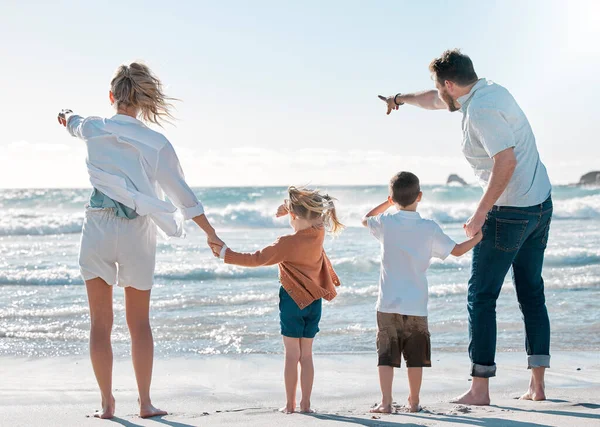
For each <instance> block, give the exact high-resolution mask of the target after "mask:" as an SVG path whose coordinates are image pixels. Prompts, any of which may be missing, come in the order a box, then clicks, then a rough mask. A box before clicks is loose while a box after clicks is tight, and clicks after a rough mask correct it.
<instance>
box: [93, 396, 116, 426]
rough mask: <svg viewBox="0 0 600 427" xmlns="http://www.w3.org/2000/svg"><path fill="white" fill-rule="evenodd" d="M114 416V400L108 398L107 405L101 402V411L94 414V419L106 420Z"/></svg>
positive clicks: (112, 397)
mask: <svg viewBox="0 0 600 427" xmlns="http://www.w3.org/2000/svg"><path fill="white" fill-rule="evenodd" d="M114 416H115V398H114V396H110V400H109V402H108V403H106V402H104V401H103V402H102V410H101V411H96V412H94V418H102V419H103V420H108V419H110V418H112V417H114Z"/></svg>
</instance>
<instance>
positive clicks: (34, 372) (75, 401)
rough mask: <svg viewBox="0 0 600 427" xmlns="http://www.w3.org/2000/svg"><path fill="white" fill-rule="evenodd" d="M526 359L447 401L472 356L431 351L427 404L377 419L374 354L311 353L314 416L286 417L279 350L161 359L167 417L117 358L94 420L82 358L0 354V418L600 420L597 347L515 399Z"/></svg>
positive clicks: (80, 421) (32, 422) (160, 396)
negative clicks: (146, 406)
mask: <svg viewBox="0 0 600 427" xmlns="http://www.w3.org/2000/svg"><path fill="white" fill-rule="evenodd" d="M523 360H524V356H523V355H522V354H517V353H501V354H499V355H498V366H499V369H498V375H499V376H498V377H497V378H495V379H493V382H492V406H490V407H464V406H457V405H453V404H450V403H445V402H447V401H448V399H450V398H452V397H453V396H455V395H457V394H458V393H460V392H462V391H464V390H466V389H467V387H468V385H469V382H468V381H469V377H468V375H467V367H468V358H467V356H466V355H465V354H463V353H440V354H437V355H435V354H434V359H433V361H434V363H435V365H434V367H433V368H432V369H429V370H426V371H425V378H424V383H423V390H422V397H421V399H422V401H421V403H422V405H423V406H424V411H423V412H421V413H419V414H394V415H381V416H377V417H373V416H372V415H371V414H369V413H368V410H369V407H370V405H372V404H374V403H375V402H376V401H377V400H378V399H379V390H378V381H377V374H376V366H375V359H374V357H373V356H372V355H366V354H358V355H347V354H346V355H335V354H329V355H317V356H316V360H315V363H316V381H315V391H314V395H313V406H314V408H315V409H316V410H317V411H318V412H317V414H315V415H311V416H309V415H301V414H293V415H283V414H280V413H278V412H277V408H278V407H279V406H281V405H282V404H283V402H284V391H283V385H282V375H281V370H282V365H283V361H282V357H281V356H280V355H246V356H210V357H207V356H205V357H197V358H171V359H162V360H161V359H159V360H157V361H156V365H155V378H154V383H153V399H154V402H155V403H156V404H157V406H159V407H161V408H164V409H166V410H169V411H170V415H168V416H165V417H162V418H155V419H151V420H142V419H140V418H139V417H138V416H137V415H136V392H135V380H134V376H133V369H132V367H131V364H130V361H129V360H127V359H118V360H117V361H116V362H115V369H114V389H115V397H116V400H117V418H114V419H113V420H112V421H102V420H98V419H93V418H90V417H89V416H88V415H89V414H91V413H93V411H94V410H95V409H97V408H98V405H99V395H98V392H97V390H96V383H95V380H94V377H93V373H92V368H91V365H90V363H89V361H88V359H87V358H85V357H76V358H74V357H61V358H43V359H20V358H6V357H5V358H1V359H0V425H1V426H2V427H4V426H7V427H8V426H10V427H17V426H61V427H68V426H100V425H106V426H110V425H115V424H120V425H124V426H130V427H134V426H153V425H154V426H159V425H168V426H174V427H185V426H313V425H314V426H321V425H323V426H325V425H329V426H334V425H337V426H351V425H363V426H386V425H390V426H395V425H397V426H465V425H473V426H489V427H500V426H505V427H520V426H538V427H541V426H569V427H575V426H592V425H598V426H600V354H599V353H598V352H588V353H581V352H577V353H576V352H561V353H555V354H554V355H553V359H552V369H551V370H550V371H549V372H548V375H547V388H548V397H549V400H548V401H546V402H525V401H519V400H516V399H515V398H516V397H518V396H519V395H520V392H522V391H523V390H525V387H526V385H527V381H528V373H527V371H526V370H525V369H524V362H523ZM406 395H407V384H406V377H405V372H404V371H403V370H396V381H395V384H394V397H395V399H396V400H397V402H398V404H401V403H403V402H404V399H405V398H406Z"/></svg>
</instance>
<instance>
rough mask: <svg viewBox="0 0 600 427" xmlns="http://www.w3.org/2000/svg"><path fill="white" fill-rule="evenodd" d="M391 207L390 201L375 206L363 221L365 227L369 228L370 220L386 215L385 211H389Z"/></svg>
mask: <svg viewBox="0 0 600 427" xmlns="http://www.w3.org/2000/svg"><path fill="white" fill-rule="evenodd" d="M390 206H392V204H391V203H390V201H389V199H388V200H386V201H385V202H383V203H381V204H379V205H377V206H375V207H374V208H373V209H371V210H370V211H369V212H368V213H367V214H366V215H365V216H363V219H362V221H361V223H362V225H363V227H368V226H369V225H368V224H367V220H368V218H370V217H372V216H377V215H380V214H382V213H384V212H385V211H387V210H388V209H389V208H390Z"/></svg>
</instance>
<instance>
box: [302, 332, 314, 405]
mask: <svg viewBox="0 0 600 427" xmlns="http://www.w3.org/2000/svg"><path fill="white" fill-rule="evenodd" d="M312 345H313V339H312V338H300V388H301V389H302V400H301V401H300V411H302V412H304V413H312V412H314V411H313V410H312V409H311V408H310V395H311V393H312V387H313V381H314V378H315V367H314V364H313V356H312Z"/></svg>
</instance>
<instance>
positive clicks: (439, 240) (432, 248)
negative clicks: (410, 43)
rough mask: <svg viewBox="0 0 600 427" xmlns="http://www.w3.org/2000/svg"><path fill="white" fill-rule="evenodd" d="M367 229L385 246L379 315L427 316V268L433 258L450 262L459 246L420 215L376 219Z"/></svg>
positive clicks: (407, 213)
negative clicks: (455, 248) (446, 259)
mask: <svg viewBox="0 0 600 427" xmlns="http://www.w3.org/2000/svg"><path fill="white" fill-rule="evenodd" d="M367 226H368V227H369V230H370V231H371V234H373V236H375V237H376V238H377V240H379V241H380V242H381V276H380V279H379V298H378V299H377V311H381V312H383V313H398V314H404V315H408V316H427V299H428V295H427V294H428V292H427V276H426V271H427V268H428V267H429V264H430V262H431V258H434V257H435V258H440V259H445V258H447V257H448V255H450V253H451V252H452V249H454V246H456V243H455V242H454V241H453V240H452V239H451V238H450V237H448V236H447V235H446V234H444V232H443V231H442V229H441V228H440V226H439V225H437V224H436V223H435V221H431V220H428V219H422V218H421V215H419V213H418V212H412V211H397V212H394V213H384V214H381V215H377V216H373V217H370V218H368V219H367Z"/></svg>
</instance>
